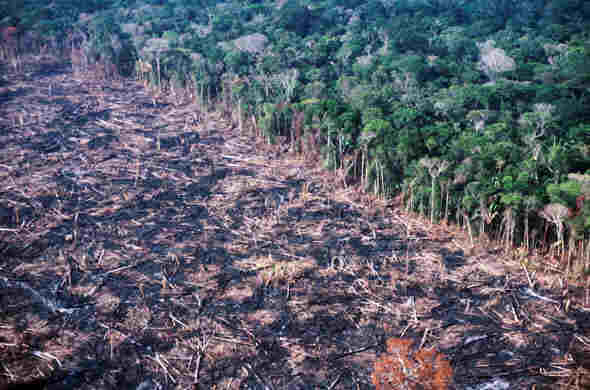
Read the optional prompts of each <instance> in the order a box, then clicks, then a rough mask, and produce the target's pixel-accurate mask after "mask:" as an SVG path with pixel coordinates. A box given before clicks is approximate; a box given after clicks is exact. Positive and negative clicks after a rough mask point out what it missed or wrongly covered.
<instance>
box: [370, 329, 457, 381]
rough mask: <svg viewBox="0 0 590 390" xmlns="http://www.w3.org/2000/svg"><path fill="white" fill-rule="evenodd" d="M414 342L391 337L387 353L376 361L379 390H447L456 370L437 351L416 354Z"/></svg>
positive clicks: (374, 373)
mask: <svg viewBox="0 0 590 390" xmlns="http://www.w3.org/2000/svg"><path fill="white" fill-rule="evenodd" d="M412 344H413V341H412V340H409V339H398V338H390V339H389V340H387V353H386V354H384V355H382V356H381V358H380V359H379V360H377V361H376V362H375V370H374V372H373V375H372V381H373V384H374V385H375V386H376V387H377V390H394V389H408V390H421V389H428V390H446V389H448V387H449V383H450V381H451V378H452V376H453V369H452V368H451V365H450V363H449V362H448V361H447V360H446V359H445V355H443V354H441V353H437V352H436V350H434V349H420V350H418V351H416V352H415V353H413V351H412V350H411V347H412Z"/></svg>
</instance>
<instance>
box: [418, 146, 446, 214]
mask: <svg viewBox="0 0 590 390" xmlns="http://www.w3.org/2000/svg"><path fill="white" fill-rule="evenodd" d="M420 165H421V166H423V167H425V168H426V169H427V170H428V174H429V175H430V178H431V190H430V223H433V222H434V203H435V202H434V199H435V198H434V192H435V187H436V181H437V179H438V177H439V176H440V175H441V174H442V173H443V172H444V171H446V170H447V168H448V167H449V166H450V164H449V162H448V161H445V160H441V159H439V158H428V157H425V158H422V159H421V160H420Z"/></svg>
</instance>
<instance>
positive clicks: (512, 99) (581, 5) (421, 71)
mask: <svg viewBox="0 0 590 390" xmlns="http://www.w3.org/2000/svg"><path fill="white" fill-rule="evenodd" d="M81 13H86V14H88V15H86V16H84V17H83V18H80V14H81ZM589 17H590V6H588V2H587V1H582V0H552V1H549V2H547V1H537V0H524V1H516V0H498V1H489V0H474V1H465V0H424V1H410V0H400V1H381V0H371V1H361V0H323V1H311V0H286V1H280V2H277V1H274V0H257V1H247V2H241V3H240V2H235V1H227V2H223V3H220V2H217V1H213V0H184V1H169V2H164V1H160V0H153V1H147V0H135V1H133V0H129V1H127V0H111V1H98V0H92V1H84V2H80V1H77V2H76V1H73V0H54V1H51V2H50V1H48V0H41V1H32V0H21V1H13V0H0V26H1V27H5V26H9V25H16V26H17V27H19V34H20V36H21V38H23V39H22V40H21V45H22V46H26V45H24V44H23V43H24V42H26V39H24V38H25V37H28V36H29V35H30V34H28V32H29V31H30V30H31V29H35V30H37V31H38V32H40V33H41V34H43V37H39V38H31V37H28V38H27V39H29V40H32V39H39V40H41V39H43V40H46V42H61V43H60V44H57V43H56V44H55V47H59V45H61V46H62V47H67V45H65V42H66V37H68V36H70V35H69V33H70V32H71V30H72V29H74V30H75V32H76V34H79V35H76V34H74V35H75V36H79V37H82V36H83V37H84V39H83V40H84V42H85V44H86V46H84V47H85V48H87V49H88V50H89V53H90V54H91V57H92V59H94V60H100V59H105V60H106V59H108V60H111V61H113V62H114V63H117V64H118V65H119V67H120V71H121V70H122V69H124V67H125V65H124V64H132V65H133V64H134V63H135V59H136V58H138V57H139V58H141V59H142V60H145V61H148V62H149V63H150V64H151V65H152V66H153V67H154V69H156V68H158V71H159V73H158V74H157V76H158V77H155V78H154V79H153V81H154V82H166V81H167V82H170V83H175V84H178V85H181V86H182V85H185V86H186V85H188V84H189V83H190V84H191V85H196V86H197V87H198V89H200V90H201V91H207V93H208V94H210V95H211V96H212V97H213V98H219V99H220V98H222V97H223V95H222V94H221V91H228V89H227V88H224V87H223V86H224V85H225V84H223V83H226V82H227V80H230V79H231V80H233V79H235V78H236V76H238V77H239V79H240V80H241V82H240V83H239V84H237V85H235V86H233V87H232V88H231V90H230V92H231V102H232V103H235V104H238V103H237V101H239V102H240V104H242V105H243V108H245V107H248V115H256V116H257V121H258V123H259V124H260V127H261V128H262V129H263V132H264V134H265V135H266V136H267V137H268V139H269V141H273V139H276V137H288V136H290V131H291V121H292V117H293V110H295V108H293V107H292V106H291V107H290V106H288V105H286V104H280V103H285V102H286V101H290V102H299V103H298V104H297V105H296V106H297V108H296V110H297V111H298V112H299V111H303V112H304V113H305V119H304V131H309V130H311V129H313V130H314V134H316V135H317V138H318V139H317V142H318V146H319V147H321V148H322V150H323V157H324V161H323V163H324V164H325V166H328V167H330V168H337V167H339V166H340V163H341V162H342V161H343V160H342V159H343V158H344V156H345V155H351V154H352V153H356V152H359V155H362V156H363V159H366V161H365V163H364V165H363V166H362V167H356V168H355V171H354V174H356V175H358V176H359V178H360V179H361V181H362V183H363V184H364V186H365V188H366V189H368V190H372V191H376V192H379V193H384V194H390V193H392V192H393V191H395V190H397V189H399V188H400V187H403V188H405V189H406V190H408V189H409V188H412V191H413V196H414V198H413V201H414V204H413V207H414V208H415V209H416V210H419V209H422V210H423V211H425V212H427V211H430V212H431V216H434V215H440V212H439V211H440V208H441V207H442V205H441V204H440V199H439V197H438V196H435V197H433V195H439V191H441V190H442V187H438V186H437V185H435V186H434V187H433V184H436V180H434V179H433V177H432V176H430V173H428V172H430V171H429V169H427V168H428V167H427V165H428V164H430V163H432V162H433V161H447V162H448V164H449V167H448V169H447V170H446V171H445V172H444V173H441V175H443V176H444V175H446V176H447V177H446V178H445V179H446V180H447V181H448V183H449V184H448V189H449V207H450V213H449V214H451V213H452V214H455V212H454V211H456V209H457V208H462V209H463V211H466V212H467V213H469V217H471V218H474V219H475V218H477V216H478V214H477V213H481V212H482V211H481V209H482V199H484V201H483V202H488V203H490V204H488V205H487V206H488V207H492V205H493V207H496V208H497V210H496V211H497V212H498V213H499V214H500V215H504V214H502V213H504V212H505V211H506V210H512V211H514V212H515V214H513V215H514V216H515V218H516V219H517V220H516V221H515V223H516V224H517V225H518V224H522V223H523V221H524V220H525V215H527V213H529V214H531V213H533V211H534V210H533V209H538V208H541V207H543V206H544V205H545V204H548V203H551V202H554V203H562V204H567V205H568V206H569V207H574V205H575V198H576V196H579V195H580V193H579V191H578V190H577V189H576V188H577V187H576V184H575V183H576V182H575V181H571V180H569V179H568V175H569V174H571V173H576V172H578V173H579V172H587V171H589V170H590V147H589V146H588V145H590V94H589V93H588V88H589V87H590V67H589V66H588V63H590V43H589V42H590V33H589V31H590V24H589V23H587V22H586V21H587V20H588V19H589ZM123 31H124V32H123ZM253 33H259V34H264V36H265V37H266V38H267V39H268V45H267V46H265V49H264V51H263V52H261V53H253V52H247V51H240V50H236V49H232V48H231V42H232V41H233V40H234V39H237V38H239V37H242V36H246V35H249V34H253ZM488 40H493V41H494V42H493V44H491V46H490V47H493V48H501V49H503V50H504V51H505V52H506V55H507V56H508V57H510V59H512V60H514V62H515V64H516V66H515V68H514V69H513V70H511V71H510V72H504V73H503V74H498V75H497V77H495V78H494V82H490V81H489V80H490V77H488V76H489V74H487V73H484V72H483V71H482V69H485V68H482V67H481V66H480V63H479V62H480V60H481V58H482V55H481V54H482V50H483V46H482V43H483V42H486V41H488ZM70 43H71V42H70ZM31 46H33V45H31ZM38 46H39V45H38ZM131 69H132V67H131ZM154 72H155V70H154ZM124 73H125V74H130V73H131V70H130V68H129V66H128V65H127V71H126V72H124ZM540 103H543V104H546V105H547V104H550V105H551V107H553V109H552V110H551V111H550V114H551V115H550V116H547V117H544V116H543V115H541V114H540V113H541V112H540V111H539V107H542V106H539V104H540ZM547 107H548V106H545V108H547ZM359 160H360V159H359ZM424 164H426V165H424ZM441 177H442V176H441ZM445 183H446V181H445ZM580 191H581V190H580ZM576 194H577V195H576ZM445 202H446V201H445ZM572 202H574V203H572ZM587 203H588V204H590V202H587ZM533 204H534V207H533V206H532V205H533ZM588 207H589V206H584V211H583V212H581V214H580V216H578V217H579V220H577V221H578V222H575V224H577V225H576V227H575V228H574V227H572V228H571V229H572V231H575V232H577V233H576V234H581V233H580V232H584V234H587V233H588V230H587V229H588V224H587V223H588V219H589V218H590V216H589V214H590V211H588V210H587V208H588ZM433 208H434V209H435V210H432V209H433ZM453 209H455V210H453ZM437 213H439V214H437ZM506 215H507V214H506ZM572 223H573V222H572ZM572 226H573V225H572ZM523 230H524V229H522V228H520V227H517V228H516V231H517V232H522V231H523Z"/></svg>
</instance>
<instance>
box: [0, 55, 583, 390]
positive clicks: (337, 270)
mask: <svg viewBox="0 0 590 390" xmlns="http://www.w3.org/2000/svg"><path fill="white" fill-rule="evenodd" d="M0 74H1V75H2V79H0V83H1V84H0V363H1V364H0V389H8V388H24V387H22V384H24V383H29V384H31V383H34V382H35V381H37V382H36V384H35V386H37V387H28V388H47V389H66V388H67V389H72V388H78V389H138V390H139V389H141V390H147V389H188V388H191V389H196V388H199V389H277V390H278V389H374V388H375V385H374V383H373V379H372V374H373V371H374V365H375V362H376V361H378V360H379V359H383V356H387V354H385V351H386V341H387V340H388V339H394V340H395V339H404V340H405V339H407V340H411V341H412V342H413V348H414V351H415V350H418V349H421V350H430V349H431V348H434V350H435V351H437V352H439V353H441V354H442V355H441V356H444V359H445V360H446V361H447V362H448V363H450V366H451V368H452V380H451V382H450V383H448V384H446V383H445V386H447V385H448V388H452V389H484V388H489V389H502V388H510V389H516V388H533V386H536V388H537V389H539V388H557V387H562V388H572V389H573V388H576V387H575V386H584V384H585V386H589V384H588V383H589V382H590V381H589V380H588V370H587V369H588V368H590V365H588V367H585V363H584V360H585V359H587V358H588V354H587V351H588V349H589V348H590V344H587V343H588V341H589V340H590V338H589V336H590V322H589V321H588V320H589V318H590V312H589V307H590V306H589V305H588V297H587V296H585V295H584V293H583V292H584V291H587V289H585V290H584V289H583V287H584V286H576V285H574V284H568V283H565V282H564V280H565V279H564V277H563V271H561V270H560V269H559V268H558V267H553V266H552V267H549V266H545V265H543V264H542V263H541V262H542V258H534V257H530V258H529V254H526V253H525V254H522V256H521V257H520V258H519V257H518V256H516V255H515V254H510V255H508V254H506V253H504V252H503V251H502V250H500V249H499V248H496V247H495V244H494V243H493V242H483V241H482V242H475V243H474V244H473V245H472V244H471V242H470V240H469V239H468V237H467V235H466V234H465V233H464V232H463V231H462V230H460V229H459V228H457V227H453V226H447V225H445V224H434V225H431V224H430V223H429V222H427V221H426V220H423V219H422V218H420V217H419V216H415V215H409V214H406V213H405V212H404V210H403V207H402V205H401V204H395V203H393V202H388V201H385V200H380V199H376V198H374V197H372V196H369V195H366V194H363V193H361V192H360V191H358V189H357V188H355V186H349V187H347V188H346V187H345V186H344V185H343V184H342V180H340V179H339V178H338V177H337V176H336V175H334V174H331V173H328V172H326V171H325V170H323V169H320V168H318V166H320V165H321V164H318V163H317V162H315V161H310V160H309V159H305V158H304V157H303V156H301V155H297V154H293V153H290V152H289V151H288V148H285V147H282V146H281V145H280V142H279V145H278V146H276V145H271V146H268V145H266V144H265V142H264V140H262V139H260V138H257V137H255V136H254V135H253V134H252V131H251V129H249V128H245V129H243V131H242V132H240V129H239V128H238V126H236V125H234V124H233V123H232V122H231V121H230V120H229V119H228V118H225V117H224V116H223V115H221V114H219V113H217V112H214V111H211V112H200V111H199V106H198V105H197V104H195V103H193V102H191V101H189V100H188V99H186V97H184V96H180V95H178V96H174V94H172V93H171V92H170V91H168V92H166V93H161V94H159V95H158V96H155V95H154V93H153V92H150V90H149V89H147V88H146V87H145V86H144V85H142V84H140V83H138V82H136V81H134V80H103V79H97V78H94V77H92V76H91V75H80V74H73V73H72V72H71V68H70V66H69V65H64V64H61V63H60V62H59V61H55V60H52V59H49V58H45V59H43V58H36V59H34V61H31V62H30V63H27V64H25V65H24V66H23V68H21V69H18V71H17V70H15V69H14V68H11V67H9V66H7V65H5V66H4V67H3V68H2V73H0ZM515 253H516V252H515ZM535 261H537V262H538V263H537V264H533V263H534V262H535ZM589 360H590V359H589ZM393 361H395V359H394V360H393ZM418 363H420V364H421V363H422V362H418ZM412 375H413V374H411V373H408V374H407V378H402V379H403V381H405V382H404V384H403V386H406V387H402V385H401V381H400V383H399V384H398V388H408V389H419V388H432V386H433V385H428V384H424V383H428V378H420V377H419V375H414V376H413V377H412ZM391 383H394V382H391ZM421 383H422V384H421ZM568 383H569V385H568ZM19 384H20V385H19ZM19 386H20V387H19ZM31 386H32V385H31ZM382 386H383V387H381V388H383V389H388V388H395V387H394V385H393V384H390V385H389V386H390V387H387V386H385V385H382ZM428 386H431V387H428ZM485 386H488V387H485ZM490 386H491V387H490ZM494 386H495V387H494ZM568 386H569V387H568ZM437 388H438V387H437Z"/></svg>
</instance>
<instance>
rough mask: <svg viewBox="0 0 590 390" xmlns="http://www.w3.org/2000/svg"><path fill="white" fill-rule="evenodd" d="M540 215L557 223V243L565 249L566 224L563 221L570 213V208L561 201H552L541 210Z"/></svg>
mask: <svg viewBox="0 0 590 390" xmlns="http://www.w3.org/2000/svg"><path fill="white" fill-rule="evenodd" d="M539 215H540V216H541V217H543V218H545V219H546V220H547V221H549V222H550V223H552V224H554V225H555V228H556V230H557V244H558V247H559V246H561V249H562V250H564V249H565V245H564V241H563V236H564V225H563V221H564V220H565V219H566V218H567V216H568V215H569V209H568V208H567V207H565V206H564V205H562V204H559V203H550V204H548V205H546V206H545V207H544V208H543V210H541V211H540V212H539Z"/></svg>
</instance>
